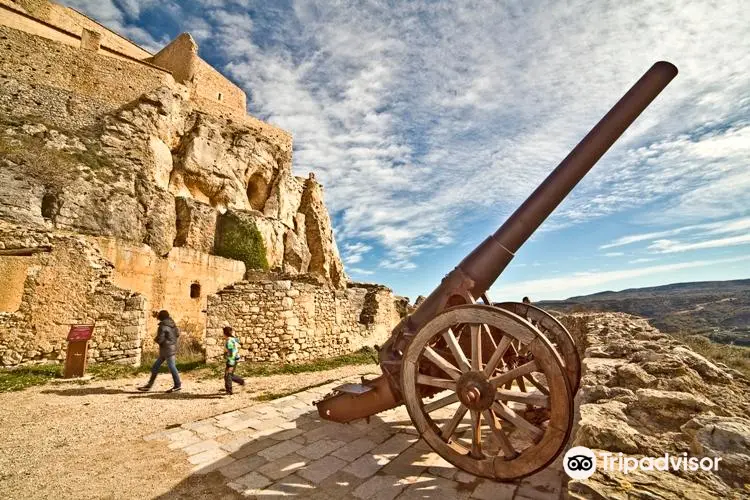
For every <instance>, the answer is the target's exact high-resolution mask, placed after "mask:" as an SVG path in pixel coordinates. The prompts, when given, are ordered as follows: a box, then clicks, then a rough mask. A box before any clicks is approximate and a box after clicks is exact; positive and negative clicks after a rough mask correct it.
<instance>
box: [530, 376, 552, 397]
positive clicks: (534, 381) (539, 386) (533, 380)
mask: <svg viewBox="0 0 750 500" xmlns="http://www.w3.org/2000/svg"><path fill="white" fill-rule="evenodd" d="M524 378H525V379H526V380H528V381H529V382H531V384H532V385H533V386H534V387H536V388H537V389H538V390H539V392H541V393H542V394H547V395H549V389H548V388H546V387H544V385H543V384H542V383H541V382H539V381H538V380H537V379H536V378H535V377H534V374H533V373H528V374H526V375H524Z"/></svg>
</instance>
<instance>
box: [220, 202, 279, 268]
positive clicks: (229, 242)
mask: <svg viewBox="0 0 750 500" xmlns="http://www.w3.org/2000/svg"><path fill="white" fill-rule="evenodd" d="M214 253H215V254H216V255H218V256H220V257H226V258H228V259H234V260H239V261H242V262H244V263H245V267H246V268H247V269H248V270H250V269H260V270H263V271H266V270H268V260H266V246H265V245H264V244H263V237H262V236H261V234H260V231H258V227H257V226H256V225H255V222H254V221H252V220H248V219H247V218H245V217H242V216H240V215H238V214H236V213H234V212H227V213H225V214H224V215H222V216H221V217H219V221H218V224H217V227H216V241H215V243H214Z"/></svg>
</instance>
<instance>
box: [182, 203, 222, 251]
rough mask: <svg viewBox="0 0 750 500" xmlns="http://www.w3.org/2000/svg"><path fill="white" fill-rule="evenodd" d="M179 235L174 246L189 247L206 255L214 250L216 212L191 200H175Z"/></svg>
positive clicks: (208, 206)
mask: <svg viewBox="0 0 750 500" xmlns="http://www.w3.org/2000/svg"><path fill="white" fill-rule="evenodd" d="M175 211H176V215H177V234H176V236H175V240H174V245H175V246H177V247H188V248H192V249H194V250H199V251H201V252H204V253H211V251H212V250H213V248H214V234H215V231H216V215H217V212H216V210H214V209H213V207H211V206H210V205H206V204H203V203H200V202H198V201H195V200H193V199H190V198H182V197H178V198H175Z"/></svg>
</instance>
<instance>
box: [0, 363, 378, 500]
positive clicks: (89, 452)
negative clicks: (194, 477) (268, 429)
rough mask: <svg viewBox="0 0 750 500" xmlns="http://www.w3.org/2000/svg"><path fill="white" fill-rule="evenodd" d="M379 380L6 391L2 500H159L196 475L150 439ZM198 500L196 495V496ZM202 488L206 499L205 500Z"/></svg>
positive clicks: (314, 377) (324, 376)
mask: <svg viewBox="0 0 750 500" xmlns="http://www.w3.org/2000/svg"><path fill="white" fill-rule="evenodd" d="M368 373H369V374H379V373H380V370H379V368H378V367H377V366H376V365H363V366H347V367H343V368H337V369H335V370H329V371H324V372H313V373H304V374H298V375H276V376H271V377H259V378H247V379H246V381H247V385H246V386H245V388H244V389H240V388H238V390H236V391H235V394H234V395H233V396H225V395H222V394H221V393H219V392H218V390H219V389H220V388H222V387H223V381H222V380H221V379H216V380H204V381H199V380H197V378H196V375H195V374H191V373H187V374H184V375H183V377H182V378H183V390H182V392H180V393H177V394H165V393H163V392H162V391H164V390H166V389H168V388H169V387H170V386H171V382H172V379H171V377H170V376H169V374H167V373H163V374H160V375H159V378H158V379H157V382H156V384H155V387H154V389H153V390H152V392H150V393H145V394H144V393H140V392H138V391H136V387H137V386H138V385H140V384H142V383H143V382H144V381H145V378H143V379H136V378H127V379H119V380H107V381H96V380H93V381H91V382H88V383H86V384H81V385H79V384H77V383H70V382H65V383H56V384H47V385H44V386H39V387H33V388H30V389H27V390H24V391H21V392H12V393H3V394H0V449H1V450H2V452H0V497H2V498H8V499H27V498H35V499H36V498H55V499H60V498H75V499H88V498H91V499H93V498H97V499H102V498H118V499H119V498H123V499H124V498H128V499H131V498H133V499H140V498H154V497H156V496H159V495H161V494H164V493H166V492H168V491H170V490H171V489H172V488H173V487H174V486H175V485H177V484H178V483H180V481H182V480H184V479H185V478H187V477H188V476H189V475H190V467H189V466H188V465H187V464H185V463H184V461H183V460H175V459H174V455H173V454H170V453H169V450H168V449H166V447H164V446H163V444H162V443H157V442H154V441H151V442H146V441H143V439H142V436H144V435H147V434H151V433H153V432H156V431H158V430H162V429H164V428H165V427H169V426H174V425H179V424H183V423H186V422H191V421H194V420H199V419H203V418H207V417H210V416H213V415H217V414H220V413H225V412H228V411H232V410H235V409H238V408H242V407H246V406H249V405H252V404H253V402H254V400H253V397H254V396H257V395H258V394H260V393H263V392H273V393H278V392H284V391H292V390H297V389H303V388H305V387H309V386H312V385H317V384H322V383H324V382H327V381H330V380H338V379H341V378H346V377H351V376H354V375H359V374H368ZM190 496H192V495H190ZM201 496H202V495H201V493H199V492H198V491H196V496H195V497H196V498H199V497H201Z"/></svg>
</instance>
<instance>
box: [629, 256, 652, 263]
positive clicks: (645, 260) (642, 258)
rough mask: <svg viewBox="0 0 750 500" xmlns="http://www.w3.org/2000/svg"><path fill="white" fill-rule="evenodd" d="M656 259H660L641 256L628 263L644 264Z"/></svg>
mask: <svg viewBox="0 0 750 500" xmlns="http://www.w3.org/2000/svg"><path fill="white" fill-rule="evenodd" d="M655 260H658V259H652V258H648V257H641V258H639V259H633V260H629V261H628V264H643V263H644V262H653V261H655Z"/></svg>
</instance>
